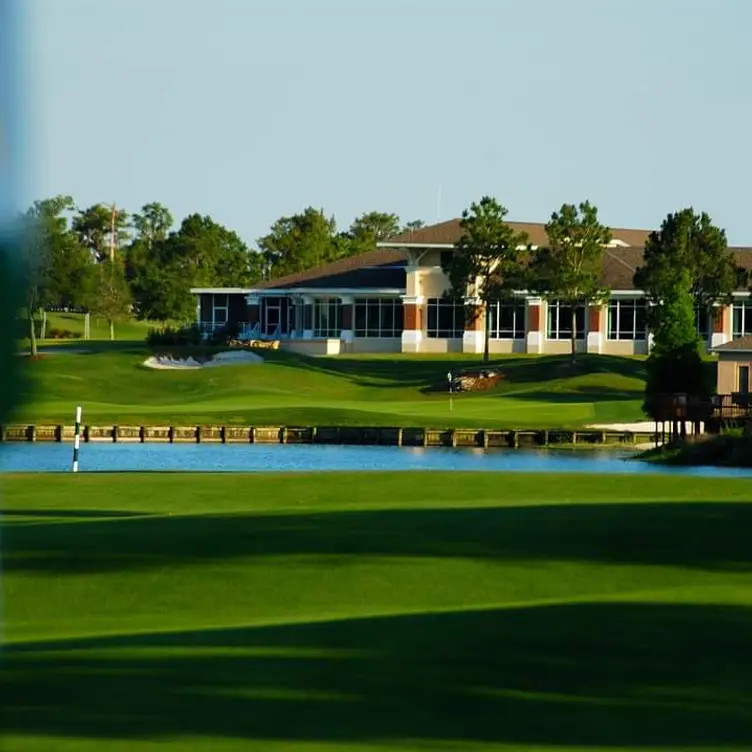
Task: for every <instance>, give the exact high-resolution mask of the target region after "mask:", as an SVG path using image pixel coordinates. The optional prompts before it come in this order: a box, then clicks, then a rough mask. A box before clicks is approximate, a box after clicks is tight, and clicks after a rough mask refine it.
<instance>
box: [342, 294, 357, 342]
mask: <svg viewBox="0 0 752 752" xmlns="http://www.w3.org/2000/svg"><path fill="white" fill-rule="evenodd" d="M339 302H340V303H341V304H342V324H341V327H340V329H341V331H340V339H341V340H342V341H343V342H346V343H347V344H350V343H351V342H352V341H353V339H354V337H353V324H354V321H355V311H354V310H353V305H354V301H353V297H352V295H340V296H339Z"/></svg>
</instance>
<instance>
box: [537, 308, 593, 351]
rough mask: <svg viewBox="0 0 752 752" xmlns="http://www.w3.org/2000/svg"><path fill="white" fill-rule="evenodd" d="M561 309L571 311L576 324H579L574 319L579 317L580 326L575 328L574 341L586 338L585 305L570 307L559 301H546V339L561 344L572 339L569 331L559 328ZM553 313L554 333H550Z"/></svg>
mask: <svg viewBox="0 0 752 752" xmlns="http://www.w3.org/2000/svg"><path fill="white" fill-rule="evenodd" d="M562 309H565V310H566V309H571V310H572V316H573V317H575V323H576V324H579V323H580V322H578V321H577V318H576V317H578V316H580V317H581V323H582V326H577V332H576V334H577V336H576V340H581V339H585V338H586V336H587V329H586V328H585V324H586V316H585V305H584V304H583V303H578V304H576V305H572V304H571V303H565V302H563V301H561V300H548V301H546V339H547V340H552V341H556V342H562V341H566V340H571V339H572V333H571V329H562V326H561V313H562ZM553 311H555V312H556V316H555V317H556V327H555V332H552V327H551V314H552V312H553Z"/></svg>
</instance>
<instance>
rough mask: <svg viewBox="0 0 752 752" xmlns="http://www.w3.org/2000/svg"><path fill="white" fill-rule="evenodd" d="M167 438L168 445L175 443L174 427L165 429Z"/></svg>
mask: <svg viewBox="0 0 752 752" xmlns="http://www.w3.org/2000/svg"><path fill="white" fill-rule="evenodd" d="M167 437H168V438H169V440H170V444H174V443H175V426H170V427H169V428H168V429H167Z"/></svg>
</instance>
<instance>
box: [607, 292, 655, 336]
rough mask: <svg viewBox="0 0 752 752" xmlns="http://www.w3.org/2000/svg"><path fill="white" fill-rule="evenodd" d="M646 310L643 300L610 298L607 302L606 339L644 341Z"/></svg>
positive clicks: (646, 322)
mask: <svg viewBox="0 0 752 752" xmlns="http://www.w3.org/2000/svg"><path fill="white" fill-rule="evenodd" d="M647 336H648V309H647V304H646V302H645V300H644V299H643V298H611V300H609V301H608V339H632V340H645V339H647Z"/></svg>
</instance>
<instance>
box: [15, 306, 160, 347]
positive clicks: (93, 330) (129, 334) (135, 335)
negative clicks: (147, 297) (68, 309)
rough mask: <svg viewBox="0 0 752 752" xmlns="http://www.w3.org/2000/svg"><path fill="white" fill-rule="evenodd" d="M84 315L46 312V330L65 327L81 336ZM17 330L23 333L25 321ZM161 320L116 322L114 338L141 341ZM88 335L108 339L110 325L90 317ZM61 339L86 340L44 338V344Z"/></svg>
mask: <svg viewBox="0 0 752 752" xmlns="http://www.w3.org/2000/svg"><path fill="white" fill-rule="evenodd" d="M84 320H85V316H84V314H82V313H48V314H47V332H49V331H50V330H51V329H65V330H67V331H69V332H74V333H75V334H79V335H81V338H83V335H84V331H85V323H84ZM18 326H19V331H21V332H23V334H24V335H25V334H26V333H27V332H26V325H25V323H19V325H18ZM161 326H162V324H161V322H155V321H137V320H136V319H128V320H126V321H122V322H118V323H116V324H115V340H116V341H119V342H143V341H144V339H145V338H146V335H147V334H148V332H149V329H154V328H159V327H161ZM37 327H38V329H39V328H40V327H41V321H40V322H38V324H37ZM89 336H90V338H91V340H94V341H97V340H109V339H110V325H109V324H108V323H107V321H106V320H105V319H103V318H101V317H100V316H92V317H91V327H90V332H89ZM61 341H66V342H69V341H75V342H78V343H79V344H84V343H86V340H84V339H79V340H46V341H45V344H49V343H59V342H61ZM21 344H22V346H23V347H25V348H28V346H29V340H28V339H25V340H23V341H22V343H21Z"/></svg>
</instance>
